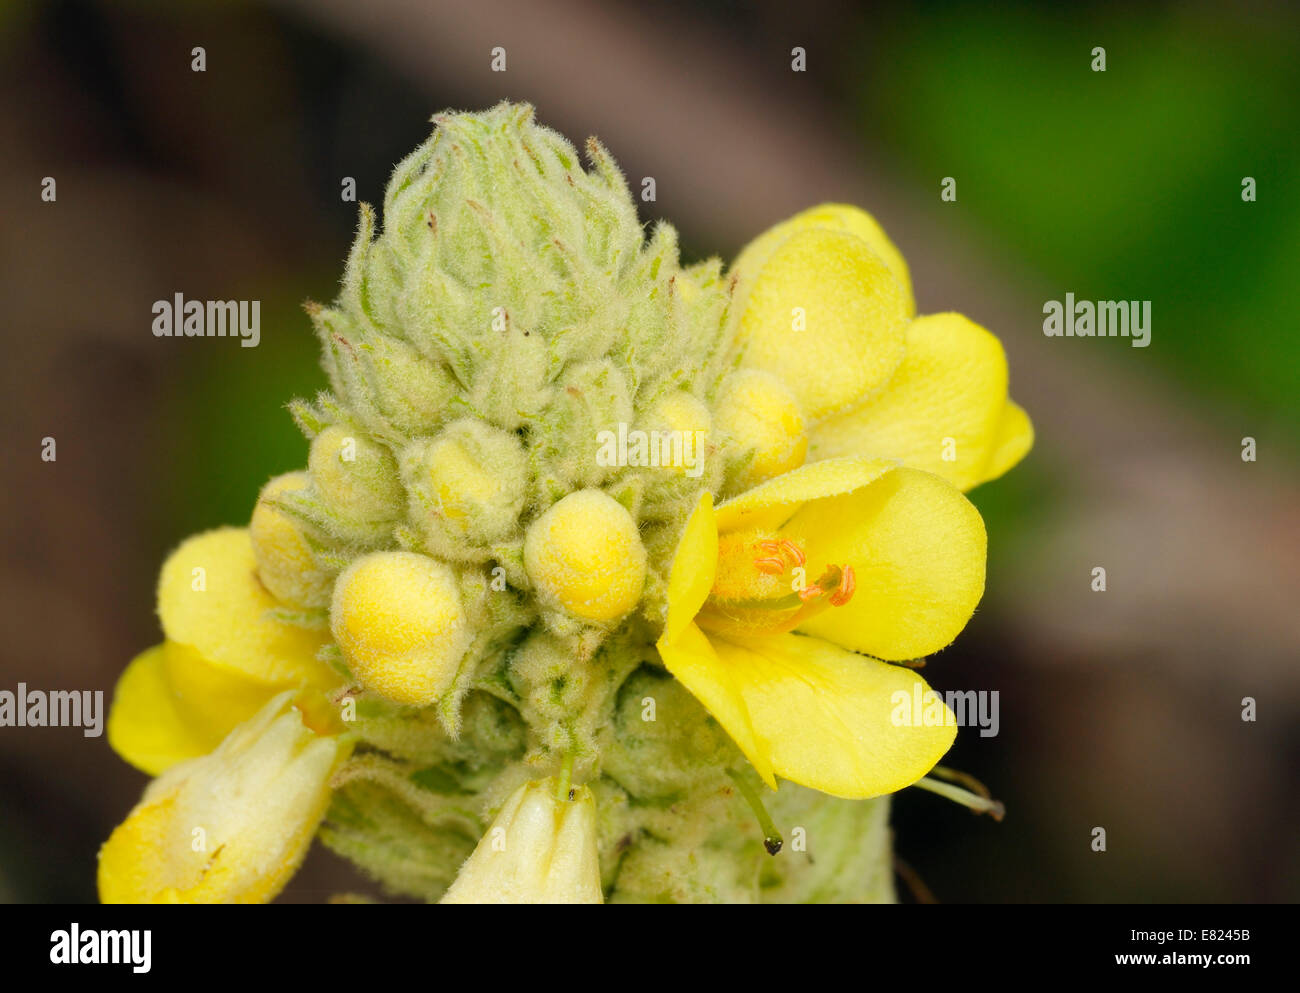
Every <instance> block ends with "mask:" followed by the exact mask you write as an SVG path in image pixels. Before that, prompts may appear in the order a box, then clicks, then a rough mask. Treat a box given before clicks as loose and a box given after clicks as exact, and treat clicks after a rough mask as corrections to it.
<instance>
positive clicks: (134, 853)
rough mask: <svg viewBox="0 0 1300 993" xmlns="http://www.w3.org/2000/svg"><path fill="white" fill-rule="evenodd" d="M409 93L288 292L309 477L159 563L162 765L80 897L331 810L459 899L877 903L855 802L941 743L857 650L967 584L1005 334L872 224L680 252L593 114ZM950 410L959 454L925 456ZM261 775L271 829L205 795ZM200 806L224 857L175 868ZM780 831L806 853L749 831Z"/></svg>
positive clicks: (958, 601) (904, 647) (940, 620)
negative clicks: (330, 236)
mask: <svg viewBox="0 0 1300 993" xmlns="http://www.w3.org/2000/svg"><path fill="white" fill-rule="evenodd" d="M434 122H435V125H436V127H435V129H434V132H433V135H432V136H431V137H430V138H429V140H428V141H426V142H425V143H424V144H423V145H421V146H420V147H419V148H418V149H416V150H415V152H413V153H412V154H411V155H410V156H408V157H407V158H406V159H405V160H404V161H403V162H401V163H400V164H399V165H398V166H397V168H396V170H395V172H394V174H393V177H392V179H391V181H390V183H389V186H388V189H387V192H386V195H385V198H384V205H383V225H382V230H380V229H379V227H378V225H377V219H376V216H375V213H374V211H373V210H372V209H371V208H370V207H368V206H363V208H362V211H361V222H360V226H359V230H358V232H357V235H356V241H355V243H354V245H353V248H352V251H351V253H350V256H349V258H348V261H347V268H346V272H345V275H344V279H343V284H342V292H341V294H340V296H339V298H338V300H337V301H336V302H335V303H334V304H333V305H332V306H329V307H323V306H319V305H316V304H311V305H309V306H308V308H307V310H308V313H309V314H310V316H311V319H312V322H313V323H314V325H315V328H316V331H317V333H318V335H319V338H320V342H321V346H322V351H323V364H324V367H325V371H326V373H327V375H328V378H329V384H330V389H329V390H328V391H327V392H323V393H321V394H319V395H318V396H316V397H315V398H314V399H312V400H310V401H305V400H299V401H295V402H294V403H293V404H291V405H290V409H291V412H292V414H293V416H294V418H295V420H296V421H297V423H298V425H299V426H300V427H301V428H302V430H303V432H304V434H305V435H306V436H307V438H308V439H309V441H310V450H309V452H308V455H307V459H306V468H305V469H304V470H302V471H298V472H290V473H287V474H285V475H282V476H278V477H276V478H274V479H272V480H271V481H270V482H268V483H267V484H266V485H265V487H264V488H263V489H262V491H261V493H260V495H259V496H258V499H257V502H256V505H255V507H254V509H253V512H252V518H251V521H250V523H249V526H248V528H247V529H246V530H240V529H223V530H221V531H218V532H210V533H208V534H207V535H200V536H198V537H196V538H194V539H191V540H190V541H189V542H187V543H186V544H184V545H182V546H181V548H180V549H178V550H177V552H175V553H174V554H173V556H172V559H171V560H169V562H168V564H167V565H166V566H165V567H164V570H163V579H162V582H161V584H160V588H159V605H160V615H161V617H162V621H163V629H164V633H165V635H166V638H167V640H166V641H165V642H164V644H163V645H161V646H158V647H157V648H155V649H152V650H150V651H149V652H147V653H145V654H144V655H142V656H140V657H139V658H138V659H137V660H136V661H135V662H133V663H132V665H131V666H130V667H129V668H128V670H127V673H126V674H125V675H124V676H123V679H122V682H121V683H120V684H119V690H118V698H117V701H116V703H115V710H114V714H113V715H112V716H111V717H110V726H109V732H110V740H112V741H113V744H114V747H116V748H117V749H118V750H119V751H120V752H121V753H122V754H123V755H124V756H126V757H127V758H128V759H129V760H130V761H132V762H134V763H135V764H137V765H138V766H140V767H141V768H143V769H145V770H147V771H149V772H152V773H162V776H161V777H160V778H159V779H158V780H157V781H156V782H155V784H154V786H152V787H151V788H150V790H149V792H148V793H146V795H145V798H144V800H143V801H142V803H141V805H140V806H138V807H137V809H136V811H135V812H133V814H132V815H131V817H130V818H128V820H127V822H126V824H124V825H123V827H122V828H120V829H119V832H118V833H117V834H115V835H114V838H113V839H112V840H110V842H109V844H108V845H106V846H105V849H104V853H103V856H102V858H101V873H100V876H101V891H102V892H103V893H104V895H105V897H106V898H123V899H130V898H145V899H155V898H158V899H190V898H193V899H264V898H267V897H269V896H272V895H274V893H275V892H276V891H277V890H278V887H279V886H280V885H282V884H283V881H284V879H285V878H287V875H288V873H289V872H291V871H292V868H293V867H294V866H296V864H297V860H299V859H300V858H301V855H302V852H303V851H304V850H305V849H304V839H305V838H310V837H311V836H312V835H313V834H314V833H318V834H319V836H320V837H321V838H322V839H323V840H324V842H325V843H326V844H327V845H329V846H330V847H332V848H333V849H334V850H336V851H337V852H339V853H341V854H343V855H344V856H346V857H348V858H350V859H352V860H353V861H354V862H356V863H357V864H358V865H360V866H361V867H363V868H364V869H366V870H367V871H368V872H370V873H371V874H372V875H373V876H374V877H376V878H377V879H378V880H379V881H380V882H381V883H382V884H383V885H384V886H385V887H386V888H387V889H388V890H390V891H392V892H396V893H402V894H407V895H413V896H417V897H422V898H425V899H429V900H437V899H444V900H445V901H446V902H470V901H476V902H477V901H598V900H601V899H609V898H616V899H621V900H653V901H663V900H678V901H692V900H734V901H744V900H757V899H764V898H766V899H781V900H800V899H812V898H818V899H853V900H859V899H888V898H890V897H891V896H892V882H891V877H890V874H889V872H888V869H887V865H888V842H887V831H886V825H885V818H886V810H887V803H886V801H885V800H881V799H874V798H878V797H881V796H882V795H883V794H887V793H889V792H892V791H894V790H897V789H899V788H902V787H903V786H906V785H909V784H911V783H913V782H916V781H917V779H918V778H919V777H921V776H923V775H924V774H925V773H926V772H927V771H928V770H929V769H930V767H931V766H933V764H934V762H935V760H936V759H937V758H938V757H939V756H940V755H942V754H943V752H944V751H945V750H946V749H947V747H948V745H949V744H950V743H951V740H952V735H951V732H950V731H949V730H947V729H946V728H942V727H941V728H939V729H933V728H909V729H900V728H897V727H891V726H890V725H889V722H888V720H887V718H886V715H887V714H888V712H889V711H888V700H889V697H890V695H891V694H892V693H894V692H908V693H910V692H912V691H913V690H916V691H917V692H919V687H918V684H919V686H924V684H923V683H922V682H921V681H920V678H919V677H918V676H916V675H915V674H914V673H913V672H912V671H911V670H910V669H906V668H898V667H893V666H888V665H886V664H885V663H884V662H880V661H878V659H891V660H893V659H897V660H903V659H910V658H914V657H917V656H919V655H923V654H925V653H927V652H929V651H933V650H935V649H937V648H941V647H943V645H945V644H947V642H948V641H949V640H951V638H952V637H953V636H954V635H955V634H956V632H957V631H959V630H960V629H961V627H962V625H964V624H965V622H966V619H967V618H968V617H969V616H970V613H971V611H972V610H973V609H974V606H975V603H976V602H977V600H978V598H979V595H980V593H981V592H982V589H983V578H984V576H983V570H984V533H983V525H982V523H981V522H980V520H979V515H978V513H977V512H976V511H975V510H974V508H973V507H971V506H970V504H969V503H968V502H966V500H965V498H964V497H962V495H961V493H960V490H959V489H957V488H956V486H955V485H954V484H955V483H959V482H960V485H962V486H966V485H974V484H975V483H976V482H979V481H981V480H983V479H987V478H992V477H993V476H995V475H998V474H1000V473H1001V472H1002V471H1005V469H1006V468H1008V467H1009V466H1010V465H1011V464H1012V463H1013V462H1014V461H1015V460H1017V459H1018V458H1019V457H1020V456H1021V455H1023V454H1024V451H1025V450H1026V449H1027V447H1028V444H1029V438H1030V437H1031V431H1030V429H1029V427H1028V420H1027V418H1025V417H1024V414H1023V411H1019V408H1016V407H1014V405H1013V404H1010V402H1009V401H1008V399H1007V397H1006V372H1005V362H1004V360H1003V358H1002V356H1001V351H1000V346H997V345H996V340H995V339H993V338H992V336H991V335H988V333H987V332H984V331H983V330H982V329H979V328H978V327H976V326H975V325H973V324H970V322H965V323H964V324H963V323H961V322H963V321H964V320H965V319H964V318H959V317H957V316H956V315H940V316H938V317H933V318H923V319H918V320H913V319H912V318H913V316H914V314H913V311H914V307H913V304H912V299H911V288H910V282H909V280H908V274H907V269H906V265H905V264H904V262H903V260H902V257H901V256H900V255H898V253H897V250H896V249H894V247H893V246H892V245H891V244H890V243H889V241H888V239H887V238H885V236H884V233H883V232H882V231H880V229H879V227H878V226H877V225H876V224H875V222H874V221H872V220H871V219H870V218H869V217H868V216H867V215H866V214H863V213H862V212H861V211H857V210H855V209H852V208H842V207H828V208H822V209H819V210H817V211H811V212H806V213H805V214H804V215H800V216H799V217H796V218H794V219H792V220H791V221H789V222H786V224H784V225H779V226H778V227H776V228H774V229H772V231H771V232H769V233H767V234H765V235H763V236H762V237H760V238H758V239H757V240H756V241H755V242H753V243H752V244H751V246H750V247H749V248H748V249H746V250H745V252H744V253H742V255H741V256H740V258H739V259H737V261H736V263H735V265H734V266H733V267H732V268H731V270H730V271H724V267H723V265H722V263H721V262H720V261H718V260H717V259H712V260H709V261H706V262H703V263H700V264H697V265H689V266H688V265H684V264H683V263H682V262H681V260H680V259H679V257H678V248H677V236H676V233H675V232H674V230H673V228H672V227H671V226H669V225H668V224H665V223H660V224H658V225H656V226H655V227H654V228H653V230H652V231H651V232H649V234H648V235H647V233H646V232H645V231H643V229H642V226H641V224H640V222H639V221H638V219H637V213H636V207H635V204H634V202H633V199H632V196H631V194H630V192H629V190H628V188H627V185H626V183H625V181H624V179H623V176H622V174H621V173H620V172H619V170H618V168H617V166H616V165H615V164H614V162H613V160H612V158H611V157H610V156H609V154H608V153H607V152H606V151H605V149H604V148H603V147H602V146H601V145H600V144H599V143H598V142H596V141H595V140H594V139H592V140H590V141H589V142H588V143H587V146H586V159H587V162H588V167H586V168H584V166H583V164H582V161H581V157H580V155H579V153H578V151H577V150H576V149H575V148H574V147H573V146H572V145H570V144H569V142H568V141H566V140H565V139H564V138H562V137H561V136H560V135H558V134H556V133H555V132H553V131H550V130H548V129H546V128H544V127H542V126H540V125H538V124H537V123H535V122H534V120H533V112H532V109H531V108H529V107H527V106H520V105H514V104H508V103H507V104H502V105H500V106H498V107H496V108H494V109H492V110H490V111H487V112H485V113H481V114H444V115H440V116H438V117H436V118H435V119H434ZM792 305H793V306H792ZM792 315H793V318H792ZM805 318H807V319H810V320H812V321H814V322H815V324H816V328H817V330H816V331H815V332H809V333H808V334H807V335H806V336H804V337H796V338H794V339H792V338H791V333H792V331H793V332H794V333H796V334H797V333H798V332H801V331H802V327H801V326H800V322H801V321H803V320H804V319H805ZM792 320H793V325H792ZM924 322H929V323H924ZM905 334H906V335H907V336H908V337H907V341H906V345H905ZM912 336H914V337H915V340H914V341H913V340H912ZM989 342H992V346H990V345H989ZM927 350H928V351H927ZM932 353H934V354H937V355H939V356H940V357H941V358H942V359H943V361H939V360H937V359H934V358H932V357H930V356H931V354H932ZM905 354H906V355H908V356H914V357H915V358H914V360H913V364H911V365H909V364H908V363H907V362H906V361H905V359H904V356H905ZM969 356H976V357H977V358H978V363H976V362H974V360H972V361H971V362H968V361H967V358H968V357H969ZM945 362H947V363H948V364H949V365H951V366H953V367H960V369H961V370H962V373H961V374H962V375H963V376H968V375H973V374H972V373H971V372H970V370H971V369H974V370H975V371H976V372H975V374H978V375H983V376H984V380H986V381H987V389H984V390H983V392H979V391H970V390H966V389H965V387H964V386H961V384H960V383H959V384H958V386H959V387H960V388H959V389H953V388H950V385H951V384H950V383H948V382H947V381H944V382H940V383H938V384H937V385H936V383H935V382H932V379H933V377H934V375H936V370H937V371H938V372H939V373H944V374H945V375H946V372H945V370H946V369H947V368H948V365H945V364H944V363H945ZM979 363H982V364H979ZM999 363H1000V365H999ZM999 377H1000V378H999ZM886 384H892V385H890V388H889V390H886V389H885V387H886ZM918 384H919V385H918ZM891 391H892V392H891ZM968 397H974V399H973V400H968ZM968 407H969V408H971V409H970V410H968V409H967V408H968ZM877 410H884V411H886V413H887V414H888V417H886V418H884V419H883V420H882V418H881V417H878V416H874V415H875V413H876V411H877ZM899 411H901V414H899V413H898V412H899ZM860 415H864V416H865V417H866V419H865V420H864V419H863V416H860ZM837 419H838V420H837ZM950 422H951V423H955V424H957V425H958V427H960V428H962V429H963V430H966V431H967V434H964V435H963V436H962V437H963V446H964V447H963V457H964V458H965V459H966V461H965V462H963V463H962V464H961V465H960V466H959V467H956V468H955V469H954V472H956V471H960V472H961V473H964V475H963V476H961V478H960V481H959V480H958V479H956V478H953V477H950V476H947V475H944V474H945V473H947V472H948V467H946V466H937V463H936V464H935V466H932V465H931V464H930V463H933V461H934V459H933V457H932V455H931V454H930V451H931V444H930V441H931V435H932V434H934V432H935V431H941V432H943V433H947V432H948V431H949V430H950V429H949V428H948V424H949V423H950ZM882 423H883V424H884V427H883V429H882V427H881V425H882ZM967 435H969V437H970V439H971V440H970V443H969V444H966V438H967ZM864 455H871V456H872V457H871V458H866V457H861V456H864ZM814 457H818V458H825V459H826V461H822V462H819V463H816V464H814V463H811V462H808V460H809V459H812V458H814ZM927 460H929V462H927ZM805 463H808V464H805ZM914 464H915V465H921V466H922V468H923V469H924V470H927V471H921V470H920V469H914V468H910V466H912V465H914ZM932 469H933V470H934V471H930V470H932ZM935 472H938V473H939V475H936V474H935ZM941 475H943V476H944V478H940V476H941ZM715 501H717V503H718V507H717V512H716V514H715V512H714V503H715ZM918 533H919V534H921V536H922V537H921V539H920V540H914V536H915V535H916V534H918ZM191 573H193V574H194V575H198V574H199V573H202V574H203V575H204V577H205V578H204V579H203V581H202V582H201V583H200V582H198V581H197V580H196V581H195V582H191V581H190V576H191ZM867 655H871V656H875V658H867V657H866V656H867ZM290 690H293V691H294V693H295V696H294V697H293V699H294V706H295V707H296V708H297V710H298V711H300V712H301V717H299V716H298V714H297V713H289V712H287V711H286V708H287V707H288V703H287V701H288V699H289V697H288V696H286V694H287V693H288V692H289V691H290ZM223 736H225V737H223ZM777 775H780V776H781V777H782V778H784V779H785V780H787V782H786V783H785V784H784V785H782V787H781V789H780V791H779V793H777V794H775V795H770V796H769V798H768V801H767V804H766V806H765V805H764V802H763V801H762V800H761V799H759V794H760V793H761V792H762V784H763V783H767V785H768V786H772V787H775V786H776V776H777ZM286 784H287V786H288V787H292V790H291V791H290V792H283V793H282V795H280V796H279V798H278V799H277V801H276V803H277V806H276V808H275V809H276V810H277V811H279V813H278V814H277V815H276V817H277V818H278V819H279V821H280V822H281V823H280V824H279V825H278V827H276V826H272V827H271V828H269V829H268V830H267V831H262V830H261V829H254V828H253V827H250V826H249V825H248V824H247V823H245V822H246V821H247V820H248V818H247V817H244V816H243V815H244V814H248V811H247V810H245V809H243V808H240V811H234V812H223V811H219V810H215V809H212V805H211V803H210V802H209V801H210V800H212V798H214V797H215V798H217V799H218V800H219V799H220V798H221V797H224V796H227V795H231V796H236V795H238V796H245V795H246V796H248V797H255V796H262V795H266V796H271V795H275V794H276V793H277V791H283V790H284V789H285V788H286ZM798 784H802V785H798ZM232 791H233V792H232ZM840 798H842V799H840ZM237 813H238V814H239V816H238V817H237V816H235V814H237ZM281 815H282V816H281ZM192 820H196V821H197V820H202V821H204V822H207V823H210V824H212V825H215V830H216V833H217V834H218V835H219V837H220V839H221V843H222V844H223V845H225V846H226V847H225V848H223V849H222V851H224V852H225V853H226V854H225V856H224V861H222V862H220V863H218V862H216V861H214V860H213V859H209V860H208V861H203V860H202V859H199V860H195V859H190V858H188V856H187V857H184V858H176V859H169V858H168V857H165V856H166V852H167V851H168V850H169V846H170V845H171V841H169V840H168V839H172V840H174V839H175V838H179V837H183V836H184V834H185V833H186V832H187V831H189V830H190V829H191V828H190V826H189V824H190V821H192ZM774 821H784V822H786V823H788V824H796V825H801V826H799V827H798V828H797V830H798V831H799V832H800V833H801V835H802V833H805V832H815V834H816V836H817V839H818V840H817V846H818V847H817V855H816V858H813V857H812V855H811V853H809V852H808V851H807V849H806V848H804V847H802V845H799V844H797V845H793V846H791V848H792V850H790V851H787V852H786V853H785V854H784V855H783V856H782V858H781V859H771V858H770V853H774V852H776V851H778V850H779V849H780V840H779V835H778V831H777V829H776V828H775V827H774V826H773V824H774ZM259 846H260V850H263V854H259V853H258V852H259ZM160 853H162V854H160ZM214 859H215V856H214ZM218 870H219V871H218Z"/></svg>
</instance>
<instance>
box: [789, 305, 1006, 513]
mask: <svg viewBox="0 0 1300 993" xmlns="http://www.w3.org/2000/svg"><path fill="white" fill-rule="evenodd" d="M1006 403H1007V361H1006V356H1005V355H1004V353H1003V351H1002V343H1001V342H999V341H998V339H997V338H995V337H994V336H993V335H991V334H989V332H988V331H986V330H984V329H983V328H982V327H980V326H979V325H978V324H975V323H974V322H972V321H969V320H967V319H966V318H965V317H963V316H962V315H960V314H933V315H929V316H926V317H918V318H917V319H916V320H914V321H913V322H912V323H911V324H909V325H908V327H907V356H906V358H904V360H903V364H902V365H901V366H899V368H898V371H897V372H896V373H894V375H893V378H891V379H890V381H889V385H888V386H886V387H885V389H884V390H883V391H882V392H881V393H880V394H879V395H877V396H876V397H874V398H872V399H871V400H869V401H867V403H865V404H863V405H862V406H860V407H857V408H855V409H853V410H851V411H849V412H847V413H844V414H838V415H836V416H834V417H831V418H828V419H827V420H825V421H823V422H822V423H820V424H818V425H817V427H816V428H815V429H814V430H813V432H812V437H811V441H810V446H811V452H812V455H813V457H814V458H818V459H822V458H834V457H837V456H847V455H883V456H887V457H889V458H894V459H898V460H900V461H901V462H902V463H903V464H904V465H909V466H912V467H913V468H916V469H925V470H926V471H927V472H933V473H935V474H936V475H939V476H942V477H943V478H944V479H947V480H948V481H949V482H950V483H952V484H953V485H954V486H956V487H958V488H959V489H963V490H968V489H970V488H971V487H972V486H975V485H977V484H979V483H981V482H983V481H984V479H985V478H987V477H986V476H985V468H986V465H987V463H988V460H989V456H990V454H991V453H992V451H993V449H994V446H995V444H996V443H997V440H998V439H997V434H998V429H999V424H1000V420H1001V417H1002V412H1003V409H1004V408H1005V406H1006Z"/></svg>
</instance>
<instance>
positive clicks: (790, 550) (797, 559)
mask: <svg viewBox="0 0 1300 993" xmlns="http://www.w3.org/2000/svg"><path fill="white" fill-rule="evenodd" d="M781 551H783V552H784V553H785V554H786V555H788V556H790V558H791V559H793V560H794V564H795V565H803V564H804V563H805V562H807V561H808V559H807V558H806V557H805V556H804V553H803V549H802V548H800V547H799V546H798V545H796V544H795V543H794V542H793V541H790V540H789V539H788V538H786V539H784V540H782V542H781Z"/></svg>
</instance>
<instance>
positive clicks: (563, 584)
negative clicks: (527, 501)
mask: <svg viewBox="0 0 1300 993" xmlns="http://www.w3.org/2000/svg"><path fill="white" fill-rule="evenodd" d="M524 568H525V569H527V570H528V576H529V578H530V579H531V580H532V581H533V583H534V584H535V585H536V587H537V594H538V597H539V598H540V599H541V600H542V602H543V603H544V604H546V605H548V606H550V607H552V608H553V609H554V608H559V609H562V610H564V611H567V612H568V613H569V614H572V615H573V616H574V617H577V618H579V619H581V620H584V621H589V622H592V623H596V624H612V623H614V622H615V621H618V620H619V619H620V618H622V617H623V616H624V615H625V614H626V613H627V612H628V611H630V610H631V609H632V608H633V607H635V606H636V604H637V601H638V600H640V599H641V589H642V586H643V585H644V583H645V573H646V551H645V547H644V546H643V545H642V544H641V536H640V534H639V533H638V532H637V527H636V524H635V522H634V521H633V520H632V516H631V515H630V514H629V513H628V512H627V511H626V510H625V509H624V508H623V505H622V504H620V503H619V502H618V501H617V500H615V499H614V498H613V497H611V496H609V495H608V494H607V493H604V492H602V491H600V490H579V491H578V492H577V493H570V494H569V495H568V496H566V497H565V498H564V499H562V500H560V501H559V502H558V503H556V504H554V505H553V506H552V507H551V508H550V509H549V510H547V511H546V513H544V514H543V515H542V516H541V517H539V518H538V519H537V520H535V521H534V522H533V523H532V526H531V527H529V529H528V535H527V537H526V538H525V539H524Z"/></svg>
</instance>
